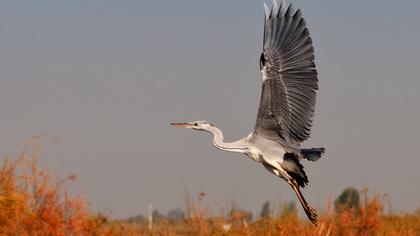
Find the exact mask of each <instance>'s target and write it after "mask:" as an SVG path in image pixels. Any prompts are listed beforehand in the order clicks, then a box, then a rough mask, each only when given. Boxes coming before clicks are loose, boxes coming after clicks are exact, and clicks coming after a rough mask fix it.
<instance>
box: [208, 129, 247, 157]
mask: <svg viewBox="0 0 420 236" xmlns="http://www.w3.org/2000/svg"><path fill="white" fill-rule="evenodd" d="M207 131H208V132H210V133H212V134H213V145H214V146H215V147H217V148H218V149H220V150H224V151H230V152H240V153H245V152H246V151H247V150H248V145H246V144H247V142H246V140H245V139H240V140H238V141H235V142H231V143H225V142H224V141H223V132H222V131H221V130H220V129H219V128H217V127H215V126H211V127H210V128H209V129H208V130H207Z"/></svg>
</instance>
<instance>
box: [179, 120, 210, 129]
mask: <svg viewBox="0 0 420 236" xmlns="http://www.w3.org/2000/svg"><path fill="white" fill-rule="evenodd" d="M171 125H173V126H176V127H183V128H188V129H195V130H203V131H208V130H209V129H210V128H211V127H213V125H212V124H210V123H208V122H207V121H205V120H199V121H193V122H180V123H171Z"/></svg>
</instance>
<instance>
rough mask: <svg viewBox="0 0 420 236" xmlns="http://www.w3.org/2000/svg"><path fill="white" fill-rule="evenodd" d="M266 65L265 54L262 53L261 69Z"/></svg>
mask: <svg viewBox="0 0 420 236" xmlns="http://www.w3.org/2000/svg"><path fill="white" fill-rule="evenodd" d="M264 65H265V57H264V53H261V56H260V69H262V68H263V67H264Z"/></svg>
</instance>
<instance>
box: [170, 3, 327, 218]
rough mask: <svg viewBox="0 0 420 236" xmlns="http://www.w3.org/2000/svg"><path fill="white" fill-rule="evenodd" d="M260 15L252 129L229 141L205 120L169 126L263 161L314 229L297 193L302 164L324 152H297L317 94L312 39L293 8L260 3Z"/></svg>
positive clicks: (307, 130) (306, 132)
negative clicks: (197, 133)
mask: <svg viewBox="0 0 420 236" xmlns="http://www.w3.org/2000/svg"><path fill="white" fill-rule="evenodd" d="M264 11H265V17H264V19H265V20H264V36H263V50H262V53H261V56H260V71H261V76H262V92H261V99H260V105H259V109H258V114H257V119H256V124H255V127H254V131H253V132H251V133H250V134H249V135H248V136H247V137H244V138H242V139H240V140H238V141H235V142H231V143H228V142H224V141H223V133H222V131H221V130H220V129H219V128H217V127H216V126H214V125H212V124H210V123H208V122H207V121H194V122H183V123H171V125H174V126H178V127H184V128H190V129H194V130H202V131H207V132H209V133H211V134H213V145H214V146H215V147H216V148H218V149H221V150H225V151H230V152H238V153H243V154H245V155H247V156H248V157H249V158H251V159H252V160H254V161H257V162H259V163H261V164H262V165H263V166H264V167H265V168H266V169H267V170H268V171H270V172H271V173H272V174H274V175H276V176H278V177H280V178H282V179H284V180H285V181H286V182H287V183H288V184H289V185H290V187H291V188H292V189H293V191H294V192H295V193H296V196H297V198H298V199H299V201H300V203H301V204H302V207H303V209H304V211H305V213H306V215H307V216H308V218H309V220H310V221H311V222H312V223H313V224H315V225H316V223H317V213H316V211H315V209H314V208H312V207H311V206H310V204H309V203H308V202H307V201H306V200H305V198H304V197H303V195H302V193H301V191H300V188H301V187H302V188H303V187H305V185H307V184H308V177H307V176H306V174H305V171H304V170H303V165H302V164H301V163H300V161H301V160H302V159H306V160H309V161H317V160H318V159H319V158H320V157H321V155H322V154H323V153H324V152H325V149H324V148H310V149H305V148H301V143H302V142H303V141H305V140H306V139H308V138H309V136H310V129H311V126H312V119H313V116H314V111H315V98H316V91H317V90H318V75H317V71H316V67H315V63H314V48H313V45H312V39H311V37H310V36H309V30H308V28H307V27H306V22H305V20H304V18H303V17H302V12H301V10H299V9H298V10H296V11H295V10H294V9H293V6H292V4H289V5H288V6H287V5H286V4H285V3H284V2H282V3H281V4H280V5H279V4H278V3H277V0H274V1H273V4H272V7H271V9H269V8H268V7H267V5H266V4H264Z"/></svg>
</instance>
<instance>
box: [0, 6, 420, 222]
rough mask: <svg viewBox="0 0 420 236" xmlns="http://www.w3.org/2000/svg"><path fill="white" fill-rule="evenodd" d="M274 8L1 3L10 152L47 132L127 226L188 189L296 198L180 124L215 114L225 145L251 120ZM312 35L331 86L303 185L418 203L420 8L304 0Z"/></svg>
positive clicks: (51, 148) (93, 194)
mask: <svg viewBox="0 0 420 236" xmlns="http://www.w3.org/2000/svg"><path fill="white" fill-rule="evenodd" d="M262 3H263V1H251V0H247V1H244V0H237V1H221V0H214V1H193V0H190V1H186V0H178V1H169V0H165V1H32V2H29V1H2V2H1V3H0V38H1V40H0V42H1V43H0V75H1V80H0V107H1V108H2V109H1V118H0V154H1V156H5V155H6V154H13V153H16V152H18V151H19V146H18V144H20V143H22V142H23V140H25V139H26V138H28V137H30V136H32V135H35V134H40V133H49V134H52V135H54V136H55V137H57V138H58V139H60V140H61V141H62V142H63V144H60V145H53V144H48V143H46V153H45V157H44V160H47V161H48V162H49V165H50V166H51V167H52V169H54V170H56V172H57V173H58V174H59V175H62V176H66V175H68V174H70V173H75V174H77V175H78V180H77V182H76V183H75V184H74V185H73V187H72V189H73V190H74V191H75V192H82V193H84V194H85V195H86V196H87V197H88V200H89V202H90V203H91V206H92V208H93V209H95V210H105V211H108V212H109V211H110V212H112V214H114V216H116V217H126V216H129V215H132V214H137V213H145V212H146V211H147V205H148V204H149V203H151V204H153V205H155V206H156V207H158V208H159V209H161V211H162V212H166V211H167V210H169V209H170V208H173V207H178V206H183V198H182V194H183V183H182V179H184V180H185V182H186V184H187V186H188V188H189V190H190V192H191V193H193V194H195V193H198V192H199V191H204V192H207V193H208V194H209V195H210V197H209V199H210V202H213V203H214V205H215V206H216V207H218V206H223V205H224V204H225V203H226V202H227V201H229V200H230V199H231V198H232V196H233V194H234V193H235V195H236V197H237V199H238V201H239V204H240V206H241V207H242V208H245V209H250V210H254V211H258V210H259V209H260V206H261V205H262V203H263V202H264V201H265V200H277V199H278V198H279V196H280V197H281V199H282V200H292V199H293V200H294V199H295V197H294V195H293V192H292V191H291V190H290V189H289V187H288V186H287V184H285V183H284V182H283V181H281V180H280V179H277V178H275V177H274V176H272V175H271V174H270V173H269V172H267V171H266V170H265V169H264V168H262V166H260V165H259V164H257V163H255V162H252V161H250V160H247V159H246V158H245V156H244V157H242V156H240V155H237V154H230V153H224V152H221V151H219V150H215V149H214V148H213V147H211V146H210V137H209V136H208V135H207V134H205V133H197V132H192V131H190V130H182V129H175V128H172V127H170V126H169V122H172V121H190V120H202V119H205V120H208V121H210V122H212V123H214V124H215V125H217V126H219V127H220V128H222V129H223V130H224V132H225V136H226V138H227V139H229V140H232V139H236V138H240V137H242V136H245V135H247V134H248V133H249V132H251V131H252V128H253V126H254V121H255V116H256V112H257V106H258V103H259V96H260V84H261V81H260V74H259V71H258V58H259V55H260V50H261V44H262V43H261V34H262V31H263V28H262V27H263V10H262ZM294 3H295V6H296V7H298V8H301V9H302V10H303V14H304V17H305V19H306V20H307V23H308V27H309V29H310V33H311V36H312V37H313V41H314V46H315V53H316V64H317V68H318V72H319V79H320V84H319V85H320V91H319V93H318V101H317V106H316V116H315V121H314V127H313V130H312V137H311V139H310V140H309V142H307V143H305V144H304V146H307V147H312V146H324V147H326V149H327V153H326V155H325V157H324V158H323V159H321V160H320V161H318V162H316V163H308V162H304V163H303V164H304V165H305V170H306V173H307V174H308V176H309V179H310V184H309V186H308V187H307V188H306V189H305V190H304V194H305V195H306V196H307V199H308V200H309V201H310V202H312V204H313V205H314V206H317V207H319V208H323V207H324V206H325V201H326V200H327V198H328V195H329V194H330V193H332V194H334V195H337V194H339V193H340V192H341V191H342V189H343V188H345V187H347V186H349V185H351V186H356V187H362V186H363V185H367V186H368V187H369V188H370V189H371V190H372V191H375V192H377V193H388V194H389V196H390V198H391V201H392V203H393V205H394V207H395V209H398V210H409V209H413V208H415V207H418V206H420V189H419V188H418V187H417V185H418V183H417V180H418V179H420V172H419V171H418V169H417V168H418V166H420V149H419V148H418V146H419V144H420V143H419V140H420V123H419V120H420V105H419V101H420V93H419V92H418V90H419V89H420V66H419V65H420V59H419V54H420V31H419V30H418V23H419V22H420V15H419V14H418V12H419V10H420V2H419V1H408V0H407V1H404V2H396V1H385V0H384V1H362V0H357V1H332V0H330V1H326V0H325V1H309V0H305V1H304V0H301V1H294Z"/></svg>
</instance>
